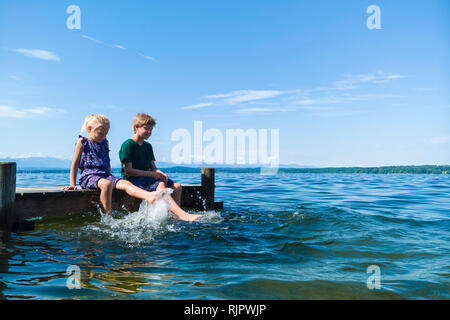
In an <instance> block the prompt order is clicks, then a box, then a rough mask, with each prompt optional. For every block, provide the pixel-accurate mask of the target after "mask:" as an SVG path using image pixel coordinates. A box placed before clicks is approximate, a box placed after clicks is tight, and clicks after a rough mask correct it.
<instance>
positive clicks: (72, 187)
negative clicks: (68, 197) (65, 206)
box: [62, 186, 77, 190]
mask: <svg viewBox="0 0 450 320" xmlns="http://www.w3.org/2000/svg"><path fill="white" fill-rule="evenodd" d="M62 189H63V190H77V186H68V187H64V188H62Z"/></svg>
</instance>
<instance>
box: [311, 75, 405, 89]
mask: <svg viewBox="0 0 450 320" xmlns="http://www.w3.org/2000/svg"><path fill="white" fill-rule="evenodd" d="M402 78H405V76H403V75H400V74H392V73H386V72H383V71H378V72H375V73H369V74H349V75H346V76H345V79H343V80H339V81H335V82H333V84H332V86H331V87H320V88H317V89H319V90H352V89H356V88H358V87H359V86H360V85H361V84H369V83H375V84H380V83H387V82H390V81H392V80H396V79H402Z"/></svg>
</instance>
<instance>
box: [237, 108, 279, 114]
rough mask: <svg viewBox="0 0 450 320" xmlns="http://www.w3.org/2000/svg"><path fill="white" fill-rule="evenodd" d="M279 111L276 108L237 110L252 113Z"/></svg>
mask: <svg viewBox="0 0 450 320" xmlns="http://www.w3.org/2000/svg"><path fill="white" fill-rule="evenodd" d="M274 111H279V110H278V109H276V108H244V109H238V110H236V112H237V113H242V114H250V113H270V112H274Z"/></svg>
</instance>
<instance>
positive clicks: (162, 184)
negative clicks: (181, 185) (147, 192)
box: [156, 182, 166, 190]
mask: <svg viewBox="0 0 450 320" xmlns="http://www.w3.org/2000/svg"><path fill="white" fill-rule="evenodd" d="M165 188H166V184H165V183H164V182H160V183H159V184H158V187H157V188H156V190H160V189H165Z"/></svg>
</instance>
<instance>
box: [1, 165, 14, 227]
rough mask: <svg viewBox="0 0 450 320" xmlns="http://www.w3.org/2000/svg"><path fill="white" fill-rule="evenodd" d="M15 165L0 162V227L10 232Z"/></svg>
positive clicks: (12, 216) (12, 219) (12, 220)
mask: <svg viewBox="0 0 450 320" xmlns="http://www.w3.org/2000/svg"><path fill="white" fill-rule="evenodd" d="M15 190H16V163H15V162H0V227H1V228H3V229H5V230H11V228H12V226H13V224H14V220H15V215H14V212H15V208H14V204H15V203H14V202H15V193H14V191H15Z"/></svg>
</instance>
